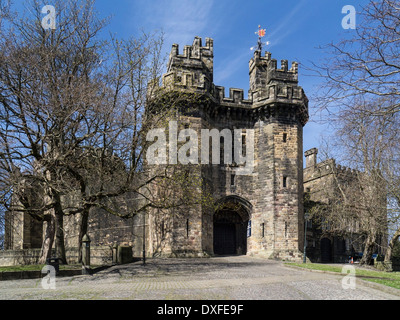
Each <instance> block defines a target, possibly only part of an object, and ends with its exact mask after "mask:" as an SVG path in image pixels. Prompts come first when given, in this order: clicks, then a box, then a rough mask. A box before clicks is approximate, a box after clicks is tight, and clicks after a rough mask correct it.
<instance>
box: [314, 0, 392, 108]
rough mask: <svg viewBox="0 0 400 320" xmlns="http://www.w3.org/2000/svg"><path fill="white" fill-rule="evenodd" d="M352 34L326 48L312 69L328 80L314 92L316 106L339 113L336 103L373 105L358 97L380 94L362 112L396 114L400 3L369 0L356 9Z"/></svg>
mask: <svg viewBox="0 0 400 320" xmlns="http://www.w3.org/2000/svg"><path fill="white" fill-rule="evenodd" d="M358 16H359V17H358V19H357V21H358V24H357V27H356V29H355V30H352V35H350V38H349V39H345V40H342V41H340V42H339V43H331V44H329V45H327V46H325V47H324V48H323V49H324V50H326V52H327V58H326V60H325V61H323V62H322V63H319V64H318V65H316V64H315V65H314V66H315V68H311V69H312V70H313V71H315V72H316V74H317V75H318V76H320V77H322V78H323V79H324V82H323V85H322V88H321V92H320V93H319V94H316V95H315V98H316V101H317V102H318V106H319V108H320V109H322V110H328V111H329V114H335V113H336V111H337V108H339V109H340V108H343V107H344V106H345V107H354V108H355V107H363V106H370V105H364V104H359V105H357V102H358V101H359V100H362V101H372V100H376V99H378V98H379V99H380V104H379V106H377V108H375V109H372V110H371V109H364V112H367V113H370V114H374V115H382V114H392V113H396V112H397V111H399V108H400V91H399V87H400V80H399V79H400V78H399V74H400V62H399V59H398V57H399V55H400V51H399V50H400V28H399V25H400V6H399V3H398V1H394V0H381V1H375V0H371V1H370V2H369V3H368V5H366V6H365V7H364V8H363V9H362V10H361V11H360V12H359V13H358Z"/></svg>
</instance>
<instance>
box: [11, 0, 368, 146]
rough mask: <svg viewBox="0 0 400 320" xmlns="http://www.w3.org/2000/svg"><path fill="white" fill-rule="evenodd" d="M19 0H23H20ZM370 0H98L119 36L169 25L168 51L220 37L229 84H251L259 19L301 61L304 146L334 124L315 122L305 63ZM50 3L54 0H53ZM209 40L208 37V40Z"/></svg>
mask: <svg viewBox="0 0 400 320" xmlns="http://www.w3.org/2000/svg"><path fill="white" fill-rule="evenodd" d="M15 2H18V1H17V0H15ZM367 2H368V1H367V0H334V1H328V0H283V1H276V0H246V1H235V0H230V1H227V0H114V1H111V0H97V2H96V7H97V9H98V11H99V13H100V15H101V16H109V15H112V16H113V18H112V20H111V22H110V24H109V25H108V29H109V31H110V32H112V33H115V34H117V35H118V36H119V37H129V36H131V35H135V34H138V33H139V32H140V30H141V29H143V30H145V31H147V32H152V31H155V30H163V31H164V33H165V36H166V39H165V40H166V41H165V48H164V51H165V53H168V52H169V51H170V48H171V45H172V44H173V43H177V44H179V47H180V52H182V50H183V46H184V45H188V44H192V42H193V38H194V37H195V36H200V37H202V38H203V39H205V37H210V38H213V39H214V82H215V84H216V85H220V86H224V87H225V89H226V90H227V91H228V89H229V88H230V87H235V88H242V89H244V91H245V92H246V93H247V90H248V87H249V79H248V61H249V60H250V58H251V56H252V52H251V51H250V47H252V46H254V45H255V44H256V42H257V36H256V35H255V31H257V28H258V25H261V26H262V27H263V28H265V29H266V32H267V34H266V39H267V40H268V41H270V45H269V46H267V47H266V48H265V49H264V50H268V51H270V52H271V53H272V57H273V58H275V59H277V60H278V62H279V61H280V60H281V59H286V60H289V65H290V64H291V62H292V61H297V62H299V64H300V66H299V84H300V85H301V86H302V87H303V88H304V90H305V92H306V94H307V95H308V96H309V98H310V105H309V107H310V113H311V119H310V122H309V123H308V124H307V125H306V126H305V127H304V144H303V149H304V151H305V150H308V149H310V148H312V147H319V144H320V135H321V134H323V133H326V132H327V131H328V128H327V127H326V126H323V125H320V124H318V123H316V122H315V120H316V119H317V118H316V117H315V116H314V115H313V108H314V107H315V104H314V103H313V100H312V99H311V96H312V94H313V92H315V90H317V86H318V82H319V81H320V80H319V79H316V78H313V77H311V76H309V75H307V73H309V72H307V71H306V70H305V69H304V68H302V65H308V66H310V64H311V61H314V62H318V61H319V60H321V59H322V58H323V51H322V50H320V49H317V48H318V47H319V46H323V45H326V44H328V43H330V42H337V41H339V40H340V39H341V38H343V37H348V36H351V33H352V32H355V31H354V30H351V29H349V30H345V29H343V28H342V24H341V22H342V19H343V17H344V16H345V14H343V13H342V8H343V7H344V6H345V5H353V6H354V7H355V8H356V9H357V11H359V8H360V7H359V6H360V5H365V4H366V3H367ZM46 4H51V0H48V1H47V3H46ZM203 43H204V40H203Z"/></svg>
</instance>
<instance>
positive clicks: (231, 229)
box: [214, 223, 236, 254]
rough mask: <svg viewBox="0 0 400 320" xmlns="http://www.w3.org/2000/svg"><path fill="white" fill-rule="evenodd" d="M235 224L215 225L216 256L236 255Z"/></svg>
mask: <svg viewBox="0 0 400 320" xmlns="http://www.w3.org/2000/svg"><path fill="white" fill-rule="evenodd" d="M235 233H236V230H235V224H233V223H215V224H214V253H215V254H236V236H235Z"/></svg>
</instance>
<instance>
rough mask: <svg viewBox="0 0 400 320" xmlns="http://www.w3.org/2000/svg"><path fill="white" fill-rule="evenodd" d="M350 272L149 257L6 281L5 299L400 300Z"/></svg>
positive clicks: (2, 285) (254, 261) (1, 291)
mask: <svg viewBox="0 0 400 320" xmlns="http://www.w3.org/2000/svg"><path fill="white" fill-rule="evenodd" d="M343 277H344V275H343V276H341V275H331V274H326V273H315V272H309V271H304V270H299V269H294V268H288V267H285V266H284V265H283V263H282V262H277V261H271V260H264V259H258V258H251V257H247V256H234V257H214V258H204V259H148V260H147V265H146V266H143V265H142V263H141V262H136V263H131V264H126V265H120V266H113V267H111V268H109V269H106V270H103V271H101V272H99V273H96V274H95V275H92V276H74V277H65V278H61V277H59V278H56V283H55V289H44V288H43V286H42V280H41V279H31V280H14V281H1V282H0V299H2V300H17V299H18V300H21V299H29V300H36V299H51V300H59V299H61V300H66V299H85V300H86V299H96V300H100V299H141V300H161V299H167V300H190V299H196V300H209V299H211V300H236V299H238V300H271V299H273V300H363V299H368V300H394V299H396V300H398V299H400V296H399V295H393V294H390V293H386V292H383V291H380V290H377V289H374V288H371V287H370V286H367V285H365V284H364V283H362V282H357V283H356V287H355V289H344V288H343V287H342V279H343Z"/></svg>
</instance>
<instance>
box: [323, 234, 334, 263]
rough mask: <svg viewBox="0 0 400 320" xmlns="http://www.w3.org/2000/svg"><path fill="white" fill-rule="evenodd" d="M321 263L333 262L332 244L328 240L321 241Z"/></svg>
mask: <svg viewBox="0 0 400 320" xmlns="http://www.w3.org/2000/svg"><path fill="white" fill-rule="evenodd" d="M321 262H322V263H327V262H332V244H331V240H329V239H328V238H323V239H321Z"/></svg>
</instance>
